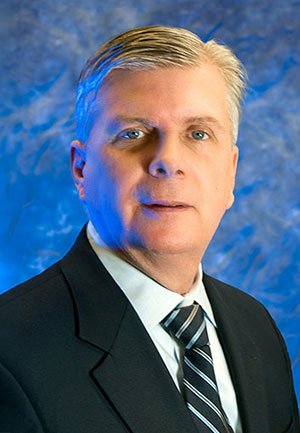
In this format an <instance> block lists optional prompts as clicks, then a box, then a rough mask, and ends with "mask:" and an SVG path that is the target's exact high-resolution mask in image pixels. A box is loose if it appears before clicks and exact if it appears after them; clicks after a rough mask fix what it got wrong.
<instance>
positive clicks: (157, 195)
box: [71, 27, 243, 258]
mask: <svg viewBox="0 0 300 433" xmlns="http://www.w3.org/2000/svg"><path fill="white" fill-rule="evenodd" d="M208 44H210V45H209V46H210V55H208V54H207V53H206V48H204V47H205V46H207V45H208ZM208 44H203V43H202V42H201V41H200V40H199V39H198V38H197V37H196V36H195V35H193V34H191V33H189V32H187V31H186V30H182V29H170V28H164V27H163V28H162V27H154V28H148V29H136V30H132V31H130V32H127V33H125V34H123V35H121V36H119V37H117V38H115V39H114V40H113V41H110V42H108V43H107V44H105V45H104V46H103V47H102V48H101V49H100V50H99V51H98V52H97V53H96V54H95V55H94V56H92V57H91V58H90V59H89V60H88V62H87V65H86V66H85V68H84V70H83V72H82V74H81V79H80V80H81V81H80V84H79V91H78V98H77V114H78V129H79V138H80V137H82V138H81V140H80V139H79V140H75V141H74V142H72V145H71V155H72V172H73V177H74V180H75V183H76V186H77V188H78V191H79V194H80V197H81V199H82V201H84V202H85V203H86V205H87V209H88V212H89V216H90V219H91V220H92V222H93V224H94V226H95V227H96V229H97V231H98V233H99V234H100V236H101V237H102V239H103V240H104V242H105V243H106V244H108V245H109V246H110V247H111V248H114V249H118V250H122V251H126V252H127V254H128V255H131V256H134V254H135V253H136V251H144V252H146V253H147V254H151V253H153V254H169V255H170V254H171V255H174V254H177V253H179V254H182V253H185V254H188V255H193V256H194V257H199V258H201V257H202V255H203V253H204V251H205V249H206V247H207V245H208V243H209V241H210V240H211V238H212V236H213V234H214V232H215V230H216V228H217V226H218V224H219V222H220V220H221V218H222V216H223V214H224V212H225V211H226V209H228V208H229V207H230V206H231V205H232V203H233V200H234V198H233V188H234V183H235V173H236V166H237V158H238V149H237V147H236V146H235V145H234V141H235V139H234V138H233V137H235V136H236V134H237V122H238V112H239V103H240V99H241V94H242V89H243V84H242V82H243V81H242V76H243V74H242V72H241V69H240V66H239V62H238V61H237V59H236V58H235V57H234V56H233V55H232V54H231V52H230V51H229V50H228V49H227V48H224V47H219V46H217V45H216V44H215V43H213V42H211V43H208ZM200 48H201V50H202V55H201V56H200V57H199V50H200ZM183 52H185V55H184V54H183ZM187 53H188V54H187ZM212 53H214V56H215V57H214V59H215V60H214V61H213V60H212V55H213V54H212ZM176 59H177V62H176ZM199 59H200V60H199ZM221 63H222V64H223V65H225V64H226V65H227V66H226V68H225V66H224V67H223V68H221V66H220V65H221ZM225 71H226V73H227V75H226V73H225ZM229 76H230V77H231V81H230V79H229ZM233 77H234V79H233ZM229 101H231V102H229ZM233 101H234V102H233ZM234 119H235V120H234ZM233 125H235V126H234V127H233ZM85 131H86V132H85ZM234 131H236V132H234Z"/></svg>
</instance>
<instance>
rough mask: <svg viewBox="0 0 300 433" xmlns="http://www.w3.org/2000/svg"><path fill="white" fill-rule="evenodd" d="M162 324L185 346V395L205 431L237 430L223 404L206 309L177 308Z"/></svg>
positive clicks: (187, 402) (191, 306)
mask: <svg viewBox="0 0 300 433" xmlns="http://www.w3.org/2000/svg"><path fill="white" fill-rule="evenodd" d="M162 324H163V325H164V327H165V328H166V329H167V330H168V331H169V333H170V334H171V335H172V336H174V337H176V338H177V339H179V340H180V341H181V343H183V345H184V347H185V356H184V365H183V375H184V379H183V384H184V390H183V392H184V398H185V401H186V404H187V407H188V408H189V409H190V411H191V413H192V417H193V419H194V421H195V423H196V425H197V428H198V430H199V432H201V433H233V430H232V429H231V427H230V426H229V424H228V422H227V418H226V415H225V413H224V410H223V408H222V405H221V401H220V397H219V392H218V388H217V384H216V379H215V374H214V369H213V361H212V357H211V352H210V348H209V342H208V335H207V330H206V324H205V319H204V314H203V310H202V308H201V307H200V305H199V304H196V303H194V304H193V305H190V306H188V307H182V308H175V309H174V310H173V311H172V312H171V313H170V314H169V315H168V316H167V317H166V318H165V319H164V320H163V321H162Z"/></svg>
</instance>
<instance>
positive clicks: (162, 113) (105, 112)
mask: <svg viewBox="0 0 300 433" xmlns="http://www.w3.org/2000/svg"><path fill="white" fill-rule="evenodd" d="M93 111H94V112H95V114H96V116H95V117H96V118H97V114H98V116H100V117H101V121H102V122H103V121H105V120H110V119H111V118H112V117H113V118H115V117H117V118H131V117H134V118H145V119H149V120H150V121H151V123H154V124H159V123H161V122H175V123H181V122H186V119H188V118H199V117H210V118H215V119H216V120H217V121H218V122H220V123H221V124H223V125H224V126H226V123H227V122H228V120H229V116H228V110H227V88H226V83H225V80H224V78H223V76H222V74H221V73H220V71H219V70H218V68H217V67H216V66H215V65H212V64H203V65H201V66H194V67H169V68H159V69H155V70H139V71H128V70H117V69H116V70H113V71H112V72H111V73H110V74H109V76H108V77H106V80H105V82H104V83H103V85H102V86H101V88H100V89H99V92H98V95H97V98H96V102H95V103H94V107H93ZM96 118H95V120H96Z"/></svg>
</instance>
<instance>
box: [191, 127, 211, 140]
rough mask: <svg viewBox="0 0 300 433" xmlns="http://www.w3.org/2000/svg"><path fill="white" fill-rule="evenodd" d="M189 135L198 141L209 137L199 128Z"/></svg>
mask: <svg viewBox="0 0 300 433" xmlns="http://www.w3.org/2000/svg"><path fill="white" fill-rule="evenodd" d="M191 136H192V138H193V139H194V140H198V141H202V140H207V139H208V138H209V135H208V134H207V133H206V132H204V131H202V130H201V129H199V130H196V131H193V132H191Z"/></svg>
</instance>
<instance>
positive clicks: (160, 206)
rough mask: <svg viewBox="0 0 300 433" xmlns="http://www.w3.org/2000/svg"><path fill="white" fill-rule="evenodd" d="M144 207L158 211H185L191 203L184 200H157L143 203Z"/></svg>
mask: <svg viewBox="0 0 300 433" xmlns="http://www.w3.org/2000/svg"><path fill="white" fill-rule="evenodd" d="M143 207H144V208H146V209H149V210H153V211H156V212H160V211H166V212H176V211H183V210H186V209H188V208H190V206H189V205H187V204H186V203H182V202H166V201H155V202H150V203H143Z"/></svg>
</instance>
